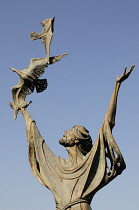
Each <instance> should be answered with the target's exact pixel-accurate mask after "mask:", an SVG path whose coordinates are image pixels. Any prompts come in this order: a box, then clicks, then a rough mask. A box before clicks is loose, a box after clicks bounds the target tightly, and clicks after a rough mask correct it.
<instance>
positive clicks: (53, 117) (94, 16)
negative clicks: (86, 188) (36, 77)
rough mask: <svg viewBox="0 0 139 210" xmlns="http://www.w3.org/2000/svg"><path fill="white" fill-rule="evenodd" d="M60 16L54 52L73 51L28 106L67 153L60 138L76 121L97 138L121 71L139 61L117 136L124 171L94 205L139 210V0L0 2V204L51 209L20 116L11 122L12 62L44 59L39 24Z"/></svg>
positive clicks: (55, 147)
mask: <svg viewBox="0 0 139 210" xmlns="http://www.w3.org/2000/svg"><path fill="white" fill-rule="evenodd" d="M54 16H55V17H56V19H55V27H54V29H55V32H54V37H53V40H52V45H51V56H53V55H59V54H62V53H66V52H68V56H67V57H66V58H63V59H62V60H61V62H59V63H56V64H54V65H52V66H49V68H48V69H47V70H46V72H45V75H44V76H43V77H46V78H47V79H48V83H49V85H48V89H47V90H46V91H44V92H43V93H41V94H36V93H33V94H32V95H30V96H29V97H27V101H29V100H32V101H33V103H32V104H31V105H30V107H29V112H30V113H31V115H32V117H33V118H34V119H35V120H36V122H37V125H38V127H39V129H40V132H41V134H42V136H43V137H44V139H45V140H46V141H47V144H48V145H49V147H50V148H51V149H52V151H53V152H55V154H56V155H59V156H61V157H64V158H66V157H67V154H66V152H65V150H64V148H62V147H61V146H60V145H59V144H58V140H59V139H60V138H61V136H62V135H63V131H64V130H67V129H70V128H71V127H72V126H73V125H75V124H80V125H84V126H85V127H86V128H88V129H89V131H90V133H91V135H92V138H93V139H94V140H95V139H96V138H97V132H98V129H99V128H100V127H101V125H102V122H103V119H104V116H105V112H106V110H107V107H108V104H109V99H110V97H111V93H112V90H113V87H114V83H115V79H116V76H117V75H120V74H122V73H123V70H124V67H125V66H127V67H128V68H129V67H130V66H131V65H133V64H135V65H136V67H135V69H134V71H133V73H132V75H131V76H130V78H129V79H128V80H127V81H125V82H124V83H123V84H122V86H121V90H120V94H119V101H118V109H117V118H116V126H115V128H114V131H113V133H114V136H115V139H116V141H117V143H118V145H119V147H120V149H121V151H122V153H123V156H124V158H125V161H126V164H127V169H126V170H125V171H124V172H123V174H122V175H121V176H119V177H117V178H116V179H115V180H114V181H112V182H111V183H110V184H109V185H108V186H106V187H105V188H103V189H102V190H101V191H99V192H98V193H97V194H96V196H95V197H94V200H93V202H92V204H91V206H92V208H93V210H106V209H107V210H117V209H119V210H121V209H122V210H131V209H133V210H134V209H135V210H136V209H138V208H139V204H138V195H139V179H138V177H139V164H138V162H139V155H138V148H139V133H138V130H139V117H138V116H139V24H138V22H139V1H138V0H132V1H131V0H116V1H114V0H105V1H104V0H86V1H78V0H77V1H73V0H71V1H65V0H59V1H57V0H51V1H47V0H41V1H33V0H24V1H17V0H12V1H10V0H5V1H3V0H2V1H1V6H0V25H1V27H0V57H1V59H0V60H1V78H0V89H1V141H0V210H38V209H39V210H44V209H48V210H50V209H51V210H54V209H55V203H54V200H53V196H52V194H51V192H50V191H49V190H48V189H45V187H43V186H42V185H41V184H40V183H39V182H38V181H37V180H36V179H35V178H34V176H33V175H32V173H31V170H30V167H29V163H28V155H27V143H26V135H25V124H24V120H23V119H22V116H21V114H20V113H19V116H18V118H17V120H16V121H14V120H13V110H11V109H10V107H9V105H8V101H11V100H12V96H11V91H10V88H11V87H12V86H14V85H16V84H17V83H18V81H19V78H18V75H16V74H15V73H13V72H12V71H10V69H9V67H15V68H17V69H24V68H25V67H26V66H27V65H28V64H29V60H30V58H35V57H36V58H37V57H38V58H39V57H44V56H45V52H44V46H43V45H42V43H41V41H40V40H37V41H31V40H30V39H29V34H30V32H31V31H35V32H41V30H42V27H41V25H40V22H41V21H43V20H45V19H46V18H51V17H54Z"/></svg>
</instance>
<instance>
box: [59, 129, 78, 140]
mask: <svg viewBox="0 0 139 210" xmlns="http://www.w3.org/2000/svg"><path fill="white" fill-rule="evenodd" d="M74 138H75V135H74V134H73V128H72V129H70V130H67V131H65V132H64V135H63V137H62V139H63V140H71V139H74Z"/></svg>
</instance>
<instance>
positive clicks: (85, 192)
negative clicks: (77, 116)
mask: <svg viewBox="0 0 139 210" xmlns="http://www.w3.org/2000/svg"><path fill="white" fill-rule="evenodd" d="M133 69H134V66H131V68H130V70H129V71H126V70H127V68H125V71H124V73H123V75H122V76H120V77H117V79H116V83H115V87H114V91H113V94H112V97H111V100H110V105H109V108H108V111H107V113H106V116H105V119H104V122H103V125H102V127H101V128H100V130H99V133H98V138H97V140H96V141H95V143H94V144H93V143H92V139H91V136H90V134H89V131H88V130H87V129H86V128H85V127H83V126H79V125H75V126H74V127H73V128H72V129H71V130H69V131H65V133H64V135H63V137H62V139H60V140H59V143H60V144H61V145H63V146H64V147H65V148H66V150H67V151H68V159H67V160H65V159H63V158H60V157H57V156H56V155H55V154H54V153H53V152H52V151H51V150H50V149H49V148H48V146H47V145H46V143H45V141H44V139H43V138H42V136H41V134H40V132H39V130H38V128H37V126H36V123H35V121H34V120H33V119H32V117H31V116H30V115H29V113H28V111H27V109H26V106H23V107H18V109H19V110H20V111H21V113H22V115H23V117H24V119H25V123H26V134H27V140H28V154H29V162H30V166H31V170H32V173H33V174H34V176H35V177H36V178H37V179H38V180H39V182H40V183H41V184H42V185H44V186H45V187H47V188H48V189H50V190H51V192H52V193H53V195H54V198H55V202H56V209H57V210H68V209H71V210H81V209H84V210H89V209H90V210H91V207H90V203H91V200H92V199H93V197H94V195H95V193H96V192H97V191H98V190H100V189H101V188H102V187H104V186H105V185H107V184H108V183H109V182H110V181H112V180H113V179H114V178H115V177H117V176H118V175H120V174H121V173H122V171H123V170H124V169H125V168H126V165H125V162H124V159H123V157H122V154H121V152H120V150H119V148H118V146H117V144H116V142H115V140H114V138H113V136H112V129H113V127H114V125H115V117H116V107H117V99H118V92H119V89H120V86H121V83H122V82H123V81H124V80H126V79H127V78H128V76H129V75H130V74H131V72H132V70H133ZM24 99H25V97H24ZM19 101H20V98H19Z"/></svg>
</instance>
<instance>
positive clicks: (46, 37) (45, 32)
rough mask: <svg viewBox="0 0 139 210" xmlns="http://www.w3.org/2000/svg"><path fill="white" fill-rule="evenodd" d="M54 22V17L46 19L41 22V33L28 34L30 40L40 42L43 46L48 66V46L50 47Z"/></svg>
mask: <svg viewBox="0 0 139 210" xmlns="http://www.w3.org/2000/svg"><path fill="white" fill-rule="evenodd" d="M54 20H55V17H54V18H49V19H46V20H44V21H42V22H41V25H42V27H43V29H42V33H40V34H39V33H36V32H31V33H30V39H31V40H36V39H41V40H42V43H43V44H44V47H45V52H46V55H47V61H48V64H49V57H50V45H51V41H52V37H53V34H54Z"/></svg>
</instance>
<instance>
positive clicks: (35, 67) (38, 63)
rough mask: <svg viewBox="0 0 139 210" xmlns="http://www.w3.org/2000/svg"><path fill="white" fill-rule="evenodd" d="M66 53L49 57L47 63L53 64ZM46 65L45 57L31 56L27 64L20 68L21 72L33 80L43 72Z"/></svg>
mask: <svg viewBox="0 0 139 210" xmlns="http://www.w3.org/2000/svg"><path fill="white" fill-rule="evenodd" d="M66 55H67V53H64V54H61V55H57V56H53V57H50V58H49V61H50V62H49V64H53V63H56V62H58V61H60V60H61V58H63V57H65V56H66ZM47 66H48V62H47V58H31V59H30V64H29V66H28V67H27V68H25V69H24V70H22V71H21V72H22V74H24V75H26V76H27V77H28V79H30V80H31V81H32V82H33V81H34V80H36V79H38V78H39V77H40V76H41V75H42V74H43V73H44V72H45V68H46V67H47Z"/></svg>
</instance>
